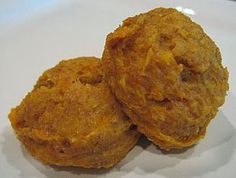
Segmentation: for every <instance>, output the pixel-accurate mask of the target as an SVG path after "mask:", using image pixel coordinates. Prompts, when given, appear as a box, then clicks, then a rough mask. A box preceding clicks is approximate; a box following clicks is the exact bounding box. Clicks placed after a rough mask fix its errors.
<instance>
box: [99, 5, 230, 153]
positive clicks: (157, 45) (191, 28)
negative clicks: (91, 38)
mask: <svg viewBox="0 0 236 178" xmlns="http://www.w3.org/2000/svg"><path fill="white" fill-rule="evenodd" d="M102 61H103V66H104V71H105V78H106V80H107V82H108V84H109V85H110V87H111V89H112V92H113V93H114V94H115V95H116V97H117V99H118V100H119V101H120V102H121V104H122V107H123V110H124V111H125V112H126V113H127V114H128V115H129V117H130V118H131V120H132V121H133V123H134V124H136V125H137V127H138V130H139V131H140V132H142V133H144V134H145V135H146V136H147V137H148V138H149V139H150V140H151V141H153V142H154V143H155V144H157V145H159V146H160V147H161V148H163V149H166V150H169V149H179V148H184V147H189V146H191V145H193V144H195V143H196V142H197V141H198V140H199V139H201V138H203V137H204V135H205V132H206V128H207V126H208V124H209V122H210V121H211V120H212V119H213V118H214V116H215V115H216V113H217V111H218V108H219V107H220V106H221V105H222V104H223V103H224V100H225V95H226V91H227V90H228V71H227V69H226V68H224V67H223V66H222V58H221V55H220V51H219V49H218V47H217V46H216V44H215V43H214V42H213V41H212V40H211V38H210V37H209V36H208V35H207V34H206V33H205V32H204V31H203V29H202V28H201V27H200V26H199V25H198V24H196V23H194V22H193V21H191V19H190V18H189V17H187V16H185V15H184V14H182V13H180V12H178V11H177V10H175V9H165V8H157V9H154V10H151V11H149V12H147V13H143V14H140V15H137V16H134V17H130V18H128V19H126V20H125V21H124V22H123V25H121V26H120V27H119V28H117V29H116V30H115V31H114V32H113V33H110V34H109V35H108V37H107V39H106V44H105V49H104V52H103V57H102Z"/></svg>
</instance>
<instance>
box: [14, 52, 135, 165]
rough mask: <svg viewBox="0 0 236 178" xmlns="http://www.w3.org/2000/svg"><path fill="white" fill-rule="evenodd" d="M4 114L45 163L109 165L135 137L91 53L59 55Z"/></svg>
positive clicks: (33, 151)
mask: <svg viewBox="0 0 236 178" xmlns="http://www.w3.org/2000/svg"><path fill="white" fill-rule="evenodd" d="M9 118H10V121H11V124H12V127H13V128H14V130H15V132H16V134H17V136H18V138H19V140H20V141H21V142H22V143H23V145H24V146H25V148H26V149H27V150H28V151H29V152H30V153H31V154H32V155H33V156H34V157H36V158H37V159H38V160H40V161H42V162H43V163H45V164H50V165H59V166H80V167H85V168H102V167H105V168H108V167H112V166H114V165H115V164H116V163H117V162H119V161H120V160H121V159H122V158H123V157H125V155H126V154H127V153H128V151H129V150H130V149H131V148H132V147H133V146H134V145H135V144H136V142H137V140H138V137H139V134H138V132H137V131H136V130H134V129H132V126H131V122H130V121H129V120H128V118H127V117H126V115H124V113H123V112H122V111H121V109H120V106H119V104H118V103H117V102H116V100H115V98H114V97H113V95H112V94H111V92H110V90H109V87H108V85H107V84H106V83H105V82H104V75H103V72H102V66H101V61H100V60H99V59H97V58H94V57H81V58H76V59H70V60H65V61H61V62H60V63H59V64H58V65H56V66H55V67H53V68H51V69H49V70H47V71H46V72H44V73H43V75H42V76H41V77H40V78H39V80H38V81H37V83H36V85H35V86H34V89H33V90H32V91H31V92H30V93H28V94H27V96H26V97H25V98H24V99H23V101H22V102H21V104H20V105H19V106H17V107H16V108H14V109H12V111H11V113H10V114H9Z"/></svg>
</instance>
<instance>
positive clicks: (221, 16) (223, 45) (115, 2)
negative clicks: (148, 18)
mask: <svg viewBox="0 0 236 178" xmlns="http://www.w3.org/2000/svg"><path fill="white" fill-rule="evenodd" d="M159 6H165V7H177V6H179V7H178V9H180V10H181V9H182V10H183V11H184V12H185V13H190V15H191V14H195V15H191V16H192V18H193V19H194V20H195V21H196V22H198V23H199V24H201V25H202V26H203V28H204V29H205V30H206V32H207V33H208V34H209V35H210V36H211V37H212V38H213V39H214V40H215V41H216V43H217V44H218V45H219V47H220V49H221V52H222V56H223V62H224V64H225V65H226V66H227V67H228V69H229V71H230V91H229V92H228V97H227V100H226V103H225V104H224V106H223V107H221V108H220V111H219V113H218V114H217V116H216V118H215V119H214V120H213V121H212V123H211V124H210V126H209V129H208V134H207V136H206V138H205V139H204V140H202V141H201V142H200V143H199V144H197V145H196V146H194V147H193V148H190V149H188V150H187V151H183V152H179V153H169V154H164V153H162V152H161V151H160V150H159V149H157V148H156V147H155V146H153V145H152V144H150V142H148V141H147V140H145V139H144V138H142V139H141V140H140V142H139V143H138V145H137V146H136V147H135V148H134V149H133V150H132V151H131V152H130V153H129V154H128V155H127V157H126V158H125V159H124V160H122V161H121V162H120V163H119V164H118V165H117V166H115V167H114V168H113V169H111V170H107V171H106V170H99V171H96V170H86V169H81V168H56V167H49V166H44V165H42V164H41V163H39V162H38V161H35V160H34V159H32V158H31V157H30V156H29V155H28V154H27V153H25V151H24V150H23V149H22V148H21V146H20V144H19V142H18V141H17V140H16V138H15V135H14V133H13V131H12V129H11V127H10V124H9V121H8V118H7V114H8V113H9V110H10V108H11V107H13V106H15V105H17V104H19V102H20V101H21V99H22V98H23V97H24V96H25V95H26V93H27V92H28V91H30V90H31V89H32V86H33V84H34V83H35V81H36V79H37V77H38V76H39V75H40V74H41V73H42V72H43V71H44V70H45V69H47V68H50V67H52V66H54V65H55V64H57V63H58V61H59V60H61V59H65V58H71V57H76V56H87V55H88V56H98V57H100V56H101V54H102V50H103V46H104V41H105V37H106V35H107V34H108V33H109V32H111V31H113V30H114V29H115V28H116V27H117V26H118V25H119V24H120V23H121V21H122V19H124V18H126V17H128V16H131V15H135V14H138V13H140V12H145V11H148V10H150V9H153V8H155V7H159ZM235 17H236V2H232V1H227V0H212V1H210V0H188V1H187V0H185V1H184V0H175V1H171V0H162V1H155V0H99V1H98V0H77V1H76V0H74V1H73V0H68V1H66V0H64V1H60V0H40V1H35V0H9V1H0V118H1V121H0V177H2V178H35V177H37V178H45V177H52V178H59V177H60V178H61V177H62V178H69V177H70V178H77V177H79V176H81V177H113V178H115V177H143V176H145V177H167V178H172V177H177V178H184V177H207V178H208V177H212V178H222V177H225V178H226V177H232V178H233V177H235V175H236V153H235V149H236V130H235V127H236V120H235V116H236V97H235V96H236V60H235V51H236V18H235Z"/></svg>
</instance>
